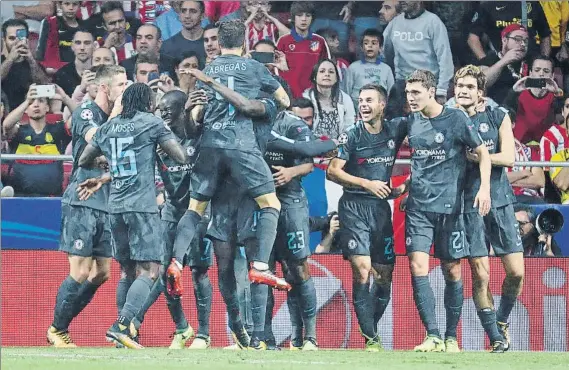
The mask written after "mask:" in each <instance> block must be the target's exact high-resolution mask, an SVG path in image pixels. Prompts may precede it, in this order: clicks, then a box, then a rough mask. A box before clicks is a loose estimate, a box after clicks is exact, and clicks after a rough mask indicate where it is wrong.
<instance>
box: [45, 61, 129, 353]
mask: <svg viewBox="0 0 569 370" xmlns="http://www.w3.org/2000/svg"><path fill="white" fill-rule="evenodd" d="M126 82H127V78H126V73H125V70H124V68H123V67H119V66H101V67H99V69H98V70H97V72H96V75H95V80H94V81H93V83H94V84H96V85H97V95H96V97H95V100H92V101H87V102H85V103H83V104H82V105H81V107H80V108H78V109H76V110H75V111H74V112H73V115H72V117H71V135H72V141H73V171H72V173H71V181H70V182H69V186H68V187H67V189H66V190H65V193H64V194H63V197H62V199H61V213H62V217H61V242H60V250H61V251H63V252H66V253H67V255H68V259H69V276H67V278H66V279H65V280H64V281H63V282H62V283H61V286H60V287H59V290H58V292H57V298H56V303H55V310H54V314H53V316H54V317H53V323H52V324H51V327H50V328H49V330H48V331H47V340H48V342H49V343H51V344H52V345H53V346H55V347H75V344H74V343H73V341H72V340H71V337H70V336H69V333H68V327H69V324H70V323H71V321H72V320H73V318H75V317H76V316H77V315H79V313H80V312H81V311H82V310H83V309H84V308H85V306H87V305H88V304H89V302H91V299H92V298H93V296H94V295H95V292H96V291H97V289H98V288H99V287H100V286H101V285H102V284H103V283H104V282H105V281H107V279H108V278H109V274H110V267H111V255H112V247H111V229H110V225H109V215H108V213H107V212H108V207H107V201H108V196H109V186H108V185H105V186H104V187H103V188H102V189H101V191H99V192H98V193H97V195H96V196H93V197H92V198H90V199H89V200H87V201H81V200H80V199H79V196H78V194H77V191H76V190H77V185H78V184H79V183H81V182H83V181H85V180H87V179H89V178H92V177H97V176H99V175H102V174H103V173H104V171H103V170H102V169H100V168H98V167H94V168H92V169H87V168H81V167H79V165H78V161H79V156H80V155H81V153H82V152H83V149H85V147H86V146H87V143H88V142H89V141H91V138H92V137H93V135H94V134H95V132H96V131H97V130H98V129H99V126H101V125H102V124H103V123H105V122H106V121H107V119H108V116H109V114H110V113H111V110H112V108H113V104H114V102H115V100H116V99H117V98H119V97H120V96H121V95H122V93H123V91H124V89H125V87H126Z"/></svg>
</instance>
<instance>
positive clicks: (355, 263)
mask: <svg viewBox="0 0 569 370" xmlns="http://www.w3.org/2000/svg"><path fill="white" fill-rule="evenodd" d="M386 102H387V92H386V91H385V89H384V88H383V87H381V86H379V85H372V84H368V85H364V86H362V88H361V90H360V95H359V112H360V116H361V119H362V120H361V121H359V122H357V123H356V124H355V125H354V126H352V127H350V128H348V129H347V131H346V132H344V133H343V134H342V135H341V136H340V138H339V139H338V140H339V142H340V146H339V148H338V156H337V158H334V159H333V160H332V162H331V163H330V166H329V167H328V172H327V174H328V178H329V179H330V180H332V181H334V182H336V183H338V184H340V185H343V186H344V195H343V196H342V198H341V199H340V204H339V205H338V215H339V218H340V225H341V226H340V231H339V233H340V234H339V235H340V244H341V246H342V251H343V254H344V258H346V259H348V260H349V261H350V264H351V267H352V276H353V281H352V286H353V293H352V295H353V304H354V309H355V311H356V316H357V318H358V323H359V326H360V331H361V333H362V335H363V337H364V338H365V341H366V344H365V346H366V350H367V351H372V352H378V351H380V350H381V349H382V346H381V338H380V337H379V335H378V334H377V324H378V322H379V320H380V319H381V317H382V316H383V313H384V312H385V310H386V308H387V305H388V304H389V300H390V299H391V280H392V274H393V268H394V265H395V252H394V249H393V247H394V242H393V226H392V224H391V209H390V206H389V203H388V202H387V198H388V197H390V196H395V197H397V196H398V195H399V191H394V192H393V194H392V191H391V184H390V181H391V171H392V170H393V165H394V163H395V157H396V156H397V152H398V151H399V147H400V146H401V143H402V142H403V139H404V138H405V136H406V122H401V120H400V119H394V120H391V121H385V120H384V109H385V105H386ZM370 277H373V279H374V280H373V286H372V288H371V291H370V284H369V281H370Z"/></svg>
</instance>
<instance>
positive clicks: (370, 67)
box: [343, 28, 394, 106]
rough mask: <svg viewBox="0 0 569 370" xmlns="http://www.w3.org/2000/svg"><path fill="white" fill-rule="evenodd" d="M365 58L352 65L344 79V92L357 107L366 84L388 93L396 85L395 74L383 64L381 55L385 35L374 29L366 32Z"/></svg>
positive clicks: (364, 42)
mask: <svg viewBox="0 0 569 370" xmlns="http://www.w3.org/2000/svg"><path fill="white" fill-rule="evenodd" d="M361 46H362V50H363V58H362V60H358V61H356V62H354V63H352V64H351V65H350V67H349V68H348V72H347V73H346V76H345V77H344V81H343V90H344V91H345V92H346V93H348V95H350V96H351V98H352V100H353V101H354V104H355V105H356V106H357V104H358V97H359V94H360V89H361V87H362V86H364V85H366V84H370V83H371V84H377V85H380V86H382V87H383V88H384V89H385V90H386V91H387V92H388V93H389V92H390V91H391V88H392V87H393V84H394V78H393V72H392V71H391V68H389V66H388V65H387V64H385V63H382V62H381V60H380V58H379V54H380V53H381V49H382V47H383V35H382V34H381V32H379V31H378V30H376V29H374V28H368V29H367V30H365V32H364V35H363V38H362V45H361Z"/></svg>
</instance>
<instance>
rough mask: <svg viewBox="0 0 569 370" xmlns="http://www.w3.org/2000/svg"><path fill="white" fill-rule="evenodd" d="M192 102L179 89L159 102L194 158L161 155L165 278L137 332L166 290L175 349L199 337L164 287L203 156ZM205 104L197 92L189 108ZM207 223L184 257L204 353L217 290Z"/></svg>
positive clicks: (143, 311)
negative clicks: (197, 163) (192, 116)
mask: <svg viewBox="0 0 569 370" xmlns="http://www.w3.org/2000/svg"><path fill="white" fill-rule="evenodd" d="M187 100H188V99H187V96H186V94H185V93H183V92H181V91H178V90H174V91H170V92H168V93H166V94H165V95H164V96H163V97H162V99H161V100H160V103H159V104H158V109H159V110H160V112H161V115H162V119H163V120H164V123H165V124H166V125H167V126H168V127H170V128H171V129H172V132H173V133H174V135H176V138H177V139H178V142H179V143H180V145H182V147H183V148H184V150H185V151H186V152H187V154H188V156H189V157H190V162H189V163H186V164H183V165H179V164H178V163H176V161H174V160H173V159H172V158H170V157H169V156H168V155H167V154H166V153H164V152H160V153H159V154H158V156H157V168H158V172H159V174H160V177H161V178H162V181H163V182H164V187H165V190H166V202H165V204H164V207H163V208H162V211H161V212H160V216H161V219H162V225H163V232H164V234H163V235H164V241H165V243H166V248H165V250H164V260H163V263H164V265H163V266H162V267H163V271H162V273H163V274H164V275H163V276H162V277H161V278H160V279H157V280H156V282H155V283H154V286H153V287H152V290H151V292H150V295H149V297H148V299H147V300H146V302H145V303H144V305H143V307H142V308H141V310H140V311H139V312H138V314H137V315H136V317H135V319H134V324H135V328H136V329H137V330H138V329H139V328H140V326H141V325H142V322H143V321H144V316H145V314H146V312H147V311H148V309H149V308H150V306H152V305H153V304H154V302H156V300H157V299H158V297H159V296H160V294H162V292H164V294H165V296H166V302H167V304H168V310H169V311H170V315H171V317H172V320H173V322H174V324H175V325H176V331H175V332H174V338H173V339H172V344H171V345H170V349H182V348H184V346H185V345H186V342H187V341H188V340H189V339H190V338H191V337H192V336H193V334H194V330H193V329H192V327H191V326H190V325H189V324H188V321H187V320H186V317H185V315H184V311H183V307H182V301H181V299H180V297H174V296H172V295H171V294H169V293H168V291H167V290H166V285H165V281H166V276H165V272H166V268H167V267H168V264H169V263H170V260H171V258H172V250H173V248H174V239H175V236H176V226H177V225H178V221H179V220H180V218H181V217H182V215H183V214H184V212H185V211H186V209H187V208H188V202H189V201H190V198H189V196H190V194H189V192H190V176H191V170H192V166H193V163H194V161H195V159H196V158H197V156H198V153H199V140H200V137H201V127H200V126H198V125H196V124H195V123H194V122H193V121H191V120H190V119H189V117H188V115H187V114H186V110H185V109H184V106H185V104H186V101H187ZM204 100H205V95H204V93H203V92H202V91H194V92H192V93H191V94H190V97H189V101H188V104H190V105H191V106H193V105H195V104H196V103H200V104H201V103H203V102H204ZM208 221H209V220H208V218H207V217H204V218H203V222H202V223H201V224H200V226H199V230H200V231H199V232H198V234H197V235H196V237H195V238H194V240H192V243H191V244H190V249H189V251H187V253H186V258H185V259H184V265H187V266H190V268H191V270H192V280H193V287H194V296H195V298H196V308H197V310H198V323H199V327H198V333H197V335H196V338H195V339H194V341H193V342H192V344H191V346H190V347H189V348H190V349H204V348H207V347H209V344H210V342H211V340H210V337H209V316H210V312H211V297H212V287H211V282H210V280H209V276H208V269H209V266H210V265H211V256H212V251H211V248H210V242H209V240H208V239H204V238H203V237H204V235H205V231H206V229H207V224H208Z"/></svg>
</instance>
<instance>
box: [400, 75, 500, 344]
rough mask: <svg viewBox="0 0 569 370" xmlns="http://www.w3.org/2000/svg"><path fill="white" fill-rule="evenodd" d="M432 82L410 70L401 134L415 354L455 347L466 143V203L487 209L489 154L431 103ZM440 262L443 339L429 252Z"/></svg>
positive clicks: (459, 118) (463, 125)
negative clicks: (470, 180)
mask: <svg viewBox="0 0 569 370" xmlns="http://www.w3.org/2000/svg"><path fill="white" fill-rule="evenodd" d="M435 89H436V79H435V76H434V75H433V74H432V73H431V72H429V71H423V70H417V71H414V72H413V73H412V74H411V75H410V76H409V77H408V78H407V81H406V87H405V92H406V94H407V101H408V102H409V106H410V108H411V112H412V113H411V114H410V115H409V117H408V121H407V132H406V133H407V135H408V137H409V146H410V147H411V178H410V183H409V198H408V201H407V209H406V215H405V234H406V238H405V244H406V247H407V255H408V257H409V264H410V269H411V276H412V277H411V279H412V285H413V298H414V300H415V305H416V306H417V310H418V311H419V316H420V317H421V321H422V322H423V325H424V326H425V329H426V330H427V336H426V338H425V340H424V341H423V343H422V344H420V345H418V346H417V347H415V351H419V352H444V351H447V352H458V351H460V349H459V348H458V342H457V339H456V330H457V326H458V322H459V319H460V314H461V311H462V304H463V300H464V296H463V287H462V280H461V269H460V259H461V258H465V257H467V256H469V251H468V244H467V243H466V241H465V235H464V222H463V217H462V208H463V206H464V204H463V200H462V197H463V194H464V189H465V186H466V180H467V179H466V165H467V163H468V161H467V158H466V150H467V148H473V149H472V150H473V152H474V153H476V154H477V155H478V157H479V159H480V164H479V172H480V179H481V180H480V188H479V190H478V191H477V193H476V196H475V197H474V202H473V204H472V205H471V206H474V207H476V208H478V211H479V213H480V214H481V215H482V216H484V215H486V214H487V213H488V211H489V210H490V169H491V163H490V155H489V153H488V149H486V147H485V146H484V145H483V142H482V139H481V138H480V136H479V135H478V132H477V131H476V130H475V129H474V127H473V125H472V124H471V123H470V120H469V119H468V117H467V116H466V114H465V113H464V112H462V111H460V110H458V109H454V108H448V107H443V106H442V105H440V104H439V103H437V101H436V100H435ZM433 244H434V251H435V252H434V253H435V257H436V258H438V259H440V260H441V267H442V271H443V275H444V278H445V290H444V306H445V310H446V333H445V341H444V343H443V341H442V339H441V335H440V333H439V328H438V323H437V318H436V315H435V295H434V294H433V290H432V288H431V284H430V282H429V276H428V275H429V251H430V250H431V246H432V245H433Z"/></svg>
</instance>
